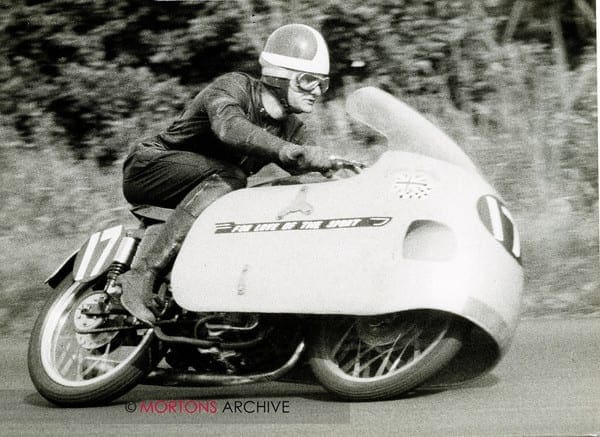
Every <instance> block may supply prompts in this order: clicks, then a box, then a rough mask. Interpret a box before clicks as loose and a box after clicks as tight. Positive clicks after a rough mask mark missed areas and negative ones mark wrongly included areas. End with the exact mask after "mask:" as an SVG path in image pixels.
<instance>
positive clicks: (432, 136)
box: [346, 87, 477, 172]
mask: <svg viewBox="0 0 600 437" xmlns="http://www.w3.org/2000/svg"><path fill="white" fill-rule="evenodd" d="M346 111H347V112H348V114H349V115H350V116H351V117H352V118H353V119H355V120H356V121H358V122H359V123H364V124H365V125H367V126H369V127H370V128H371V129H374V130H375V131H377V132H379V133H380V134H382V135H383V136H385V137H386V138H387V141H388V150H397V151H403V152H411V153H416V154H420V155H425V156H429V157H431V158H435V159H439V160H442V161H446V162H449V163H452V164H455V165H458V166H460V167H462V168H463V169H465V170H467V171H470V172H477V170H476V168H475V166H474V164H473V162H472V161H471V160H470V159H469V157H468V156H467V155H466V154H465V153H464V152H463V151H462V149H461V148H460V147H459V146H458V145H457V144H456V143H455V142H454V141H452V140H451V139H450V138H449V137H448V136H447V135H446V134H444V133H443V132H442V131H441V130H439V129H438V128H437V127H435V125H433V124H432V123H431V122H430V121H428V120H427V119H426V118H425V117H423V116H422V115H421V114H419V113H418V112H417V111H415V110H414V109H412V108H411V107H410V106H408V105H406V104H404V103H402V102H401V101H400V100H398V99H396V98H395V97H394V96H392V95H391V94H388V93H386V92H385V91H382V90H380V89H378V88H374V87H366V88H361V89H359V90H357V91H355V92H354V93H352V94H351V95H350V97H349V98H348V99H347V101H346Z"/></svg>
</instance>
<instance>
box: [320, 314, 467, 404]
mask: <svg viewBox="0 0 600 437" xmlns="http://www.w3.org/2000/svg"><path fill="white" fill-rule="evenodd" d="M462 337H463V329H462V327H461V325H460V324H459V323H458V322H457V321H456V320H454V319H453V317H452V316H450V315H448V314H445V313H439V312H433V311H410V312H403V313H395V314H390V315H384V316H376V317H354V318H352V317H344V318H336V319H335V320H334V321H333V323H332V320H327V321H324V322H322V323H321V324H320V327H319V328H318V330H317V334H316V336H315V338H314V339H313V352H312V356H311V359H310V366H311V368H312V371H313V373H314V374H315V376H316V378H317V379H318V380H319V381H320V382H321V384H322V385H323V386H324V387H325V388H326V389H327V390H329V391H330V392H332V393H333V394H335V395H337V396H338V397H340V398H342V399H346V400H352V401H373V400H383V399H388V398H391V397H395V396H398V395H400V394H402V393H405V392H406V391H408V390H410V389H413V388H415V387H416V386H418V385H420V384H421V383H423V382H425V381H426V380H427V379H428V378H430V377H431V376H433V375H434V374H435V373H437V372H438V371H439V370H441V369H442V368H443V367H444V366H445V365H446V364H448V362H450V360H451V359H452V358H453V357H454V356H455V355H456V354H457V353H458V351H459V350H460V348H461V346H462Z"/></svg>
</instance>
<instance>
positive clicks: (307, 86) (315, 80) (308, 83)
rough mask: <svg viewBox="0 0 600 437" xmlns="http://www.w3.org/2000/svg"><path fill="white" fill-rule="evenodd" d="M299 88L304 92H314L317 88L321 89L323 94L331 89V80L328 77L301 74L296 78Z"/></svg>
mask: <svg viewBox="0 0 600 437" xmlns="http://www.w3.org/2000/svg"><path fill="white" fill-rule="evenodd" d="M296 83H297V84H298V88H300V89H301V90H302V91H306V92H312V91H314V90H315V89H316V88H317V87H319V88H321V94H325V92H326V91H327V90H328V89H329V78H328V77H327V76H318V75H316V74H312V73H300V74H299V75H298V76H297V77H296Z"/></svg>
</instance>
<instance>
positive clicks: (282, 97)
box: [259, 24, 329, 113]
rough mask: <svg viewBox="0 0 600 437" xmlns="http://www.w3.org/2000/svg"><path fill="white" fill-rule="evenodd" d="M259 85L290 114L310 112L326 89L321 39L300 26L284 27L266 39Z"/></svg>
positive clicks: (326, 61)
mask: <svg viewBox="0 0 600 437" xmlns="http://www.w3.org/2000/svg"><path fill="white" fill-rule="evenodd" d="M259 62H260V65H261V66H262V77H261V80H262V82H263V83H264V84H265V85H267V87H268V88H269V89H270V90H271V91H272V92H273V93H274V94H275V95H276V97H277V98H278V99H279V101H280V102H281V104H282V105H283V107H284V108H285V109H286V110H288V111H290V112H296V113H299V112H311V111H312V109H313V105H314V103H315V100H316V98H317V97H318V96H320V95H321V94H323V93H325V91H327V88H328V87H329V78H328V74H329V51H328V50H327V44H326V43H325V40H324V39H323V36H321V34H320V33H319V32H317V31H316V30H315V29H313V28H312V27H310V26H306V25H304V24H288V25H285V26H282V27H280V28H279V29H277V30H276V31H275V32H273V33H272V34H271V36H269V38H268V39H267V43H266V44H265V48H264V49H263V51H262V53H261V54H260V59H259Z"/></svg>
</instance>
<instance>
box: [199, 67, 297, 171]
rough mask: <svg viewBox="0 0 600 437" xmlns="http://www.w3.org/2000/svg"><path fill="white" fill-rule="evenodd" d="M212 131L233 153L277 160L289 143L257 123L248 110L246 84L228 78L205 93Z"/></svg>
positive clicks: (219, 81)
mask: <svg viewBox="0 0 600 437" xmlns="http://www.w3.org/2000/svg"><path fill="white" fill-rule="evenodd" d="M202 100H203V104H204V107H205V108H206V112H207V114H208V117H209V120H210V125H211V129H212V131H213V132H214V133H215V135H216V136H217V138H219V140H221V141H222V142H223V143H224V144H226V145H227V146H228V147H229V148H230V149H231V150H232V151H233V152H236V153H239V154H243V155H254V156H261V157H266V158H269V159H271V160H272V161H275V162H277V161H278V160H279V152H280V150H281V148H282V147H284V146H285V145H286V144H289V142H287V141H285V140H283V139H281V138H279V137H277V136H275V135H272V134H270V133H269V132H267V131H265V130H263V129H262V128H260V127H259V126H257V125H255V124H253V123H252V122H251V121H250V120H249V119H248V117H247V115H246V113H245V112H244V109H243V108H244V107H247V106H248V104H249V95H248V93H247V91H246V89H245V87H244V86H243V85H242V84H240V83H236V82H235V81H233V80H231V78H228V77H221V78H219V79H217V80H216V81H215V82H213V83H212V84H211V85H210V87H209V88H208V89H206V90H205V92H203V96H202Z"/></svg>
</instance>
